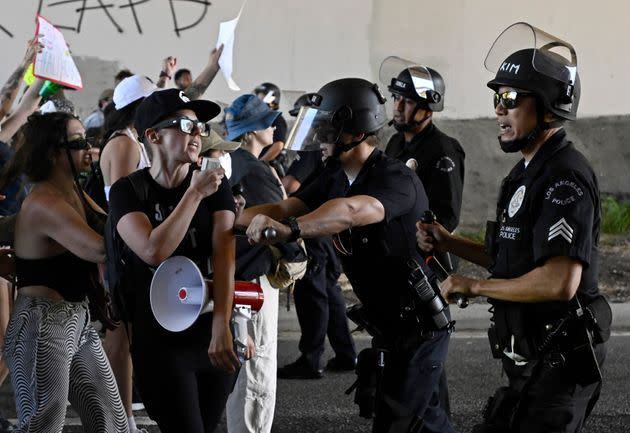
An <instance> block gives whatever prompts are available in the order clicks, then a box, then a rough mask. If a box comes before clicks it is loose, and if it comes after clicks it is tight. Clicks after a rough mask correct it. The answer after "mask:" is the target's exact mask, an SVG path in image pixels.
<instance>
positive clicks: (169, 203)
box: [109, 168, 235, 349]
mask: <svg viewBox="0 0 630 433" xmlns="http://www.w3.org/2000/svg"><path fill="white" fill-rule="evenodd" d="M192 174H193V169H192V168H191V170H190V172H189V173H188V175H187V176H186V178H185V179H184V181H183V182H182V183H181V184H180V185H179V186H177V187H175V188H172V189H168V188H164V187H163V186H161V185H160V184H158V183H157V182H156V181H155V179H153V178H152V177H151V174H150V173H149V168H145V169H142V170H138V171H136V172H134V173H132V174H131V175H130V176H128V177H131V176H134V177H135V179H134V181H136V182H137V184H144V185H146V191H147V195H146V200H144V201H143V202H140V200H139V198H138V196H137V195H136V192H135V191H134V188H133V186H132V184H131V181H130V180H129V179H128V178H127V177H123V178H121V179H119V180H118V181H117V182H115V183H114V185H112V189H111V192H110V202H109V203H110V214H111V216H112V218H113V222H114V224H115V226H116V225H117V224H118V221H120V218H122V217H123V216H124V215H126V214H128V213H130V212H142V213H144V214H145V215H146V216H147V217H148V218H149V221H150V222H151V226H152V227H153V228H155V227H158V226H159V225H160V224H161V223H162V222H163V221H164V220H165V219H166V218H168V216H169V215H170V214H171V213H172V212H173V210H174V209H175V207H176V206H177V204H178V203H179V202H180V201H181V199H182V197H183V196H184V193H185V192H186V190H187V189H188V187H189V185H190V181H191V179H192ZM222 210H228V211H231V212H234V211H235V209H234V197H233V196H232V192H231V190H230V186H229V184H228V181H227V179H226V178H224V179H223V181H222V182H221V185H220V186H219V189H218V190H217V192H215V193H214V194H212V195H210V196H208V197H206V198H204V199H203V200H202V201H201V203H200V204H199V206H198V207H197V210H196V211H195V215H194V216H193V219H192V221H191V223H190V226H189V228H188V231H187V233H186V235H185V236H184V239H183V240H182V241H181V242H180V244H179V245H178V246H177V248H176V249H175V251H174V252H173V254H172V255H173V256H186V257H188V258H190V259H191V260H192V261H194V262H195V263H196V264H197V266H199V268H200V269H201V271H202V273H203V274H204V275H208V273H209V272H208V270H209V269H208V268H209V266H208V262H209V257H211V256H212V227H213V226H212V218H213V213H214V212H217V211H222ZM131 255H132V257H131V258H130V261H129V262H128V263H129V267H128V269H129V272H131V273H132V281H133V283H134V285H133V287H134V288H135V290H134V294H135V296H134V299H133V305H134V311H133V312H132V317H133V335H134V339H133V346H134V347H135V348H136V349H140V348H142V347H143V346H146V345H151V344H154V343H155V342H159V343H160V344H168V345H169V346H175V347H185V346H187V347H200V346H199V345H202V346H204V345H205V347H206V348H207V345H208V344H209V343H210V337H211V335H210V330H211V329H212V314H203V315H201V316H200V317H199V319H197V321H196V322H195V323H194V324H193V325H192V326H191V327H190V328H188V329H187V330H185V331H182V332H170V331H167V330H166V329H164V328H162V326H160V324H159V323H158V322H157V321H156V320H155V317H154V316H153V313H152V311H151V305H150V301H149V288H150V285H151V279H152V277H153V268H152V267H151V266H149V265H147V264H146V263H144V262H143V261H142V260H141V259H140V258H139V257H137V256H136V255H135V254H133V253H131Z"/></svg>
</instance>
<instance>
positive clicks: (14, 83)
mask: <svg viewBox="0 0 630 433" xmlns="http://www.w3.org/2000/svg"><path fill="white" fill-rule="evenodd" d="M25 69H26V68H25V67H21V66H20V67H18V68H17V69H16V70H15V71H14V72H13V73H12V74H11V76H10V77H9V79H8V80H7V82H6V83H5V85H4V86H3V87H2V90H0V113H2V117H4V114H6V113H7V112H8V111H9V110H10V109H11V105H13V100H14V99H15V97H16V95H17V91H18V88H19V87H20V79H21V78H22V75H24V70H25Z"/></svg>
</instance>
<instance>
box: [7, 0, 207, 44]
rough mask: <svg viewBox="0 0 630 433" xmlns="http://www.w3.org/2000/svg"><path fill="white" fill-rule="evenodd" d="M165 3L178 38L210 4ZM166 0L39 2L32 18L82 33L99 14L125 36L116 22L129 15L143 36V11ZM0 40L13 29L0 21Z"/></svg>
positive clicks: (189, 0) (204, 1)
mask: <svg viewBox="0 0 630 433" xmlns="http://www.w3.org/2000/svg"><path fill="white" fill-rule="evenodd" d="M166 1H167V2H168V6H169V10H170V14H171V19H172V22H173V31H174V32H175V34H176V35H177V36H179V35H180V33H181V32H183V31H185V30H189V29H192V28H194V27H195V26H197V25H198V24H200V23H201V22H202V21H203V19H204V18H205V16H206V14H207V12H208V7H209V6H210V5H211V3H210V2H209V1H207V0H166ZM164 3H165V0H39V2H38V5H37V10H36V11H34V13H33V16H36V15H38V14H39V15H43V16H50V15H51V14H54V15H55V16H58V15H63V16H65V17H67V18H65V19H64V21H63V22H57V21H56V20H53V24H54V25H55V27H57V28H59V29H63V30H70V31H74V32H77V33H81V30H82V25H83V21H84V18H86V16H88V15H97V14H98V15H100V16H101V17H102V18H104V19H105V20H106V21H107V22H109V23H111V25H112V28H113V29H115V30H116V31H117V32H119V33H124V32H125V31H126V30H127V29H125V28H123V27H122V26H121V25H120V24H119V23H118V21H119V20H120V18H121V17H122V15H123V14H131V16H132V17H133V21H134V23H135V29H132V30H131V31H134V30H135V31H137V32H138V33H139V34H142V24H141V16H142V11H143V10H148V9H151V8H155V7H157V6H158V5H159V6H163V5H164ZM193 7H194V8H195V9H197V10H198V13H196V18H195V19H194V20H192V22H187V23H182V22H180V21H179V20H178V12H180V15H181V12H182V11H183V10H184V9H186V10H190V9H191V8H193ZM0 37H10V38H12V37H13V29H12V28H11V26H10V25H9V24H8V23H3V22H0Z"/></svg>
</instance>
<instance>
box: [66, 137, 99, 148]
mask: <svg viewBox="0 0 630 433" xmlns="http://www.w3.org/2000/svg"><path fill="white" fill-rule="evenodd" d="M63 145H64V147H65V148H67V149H71V150H88V149H89V148H91V147H94V142H93V141H92V140H91V139H87V138H85V137H81V138H75V139H73V140H66V142H65V143H64V144H63Z"/></svg>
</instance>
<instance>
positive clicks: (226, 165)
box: [219, 153, 232, 179]
mask: <svg viewBox="0 0 630 433" xmlns="http://www.w3.org/2000/svg"><path fill="white" fill-rule="evenodd" d="M219 162H220V163H221V167H222V168H223V170H225V177H227V178H228V179H229V178H230V177H231V176H232V157H231V156H230V154H229V153H226V154H224V155H222V156H220V157H219Z"/></svg>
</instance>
